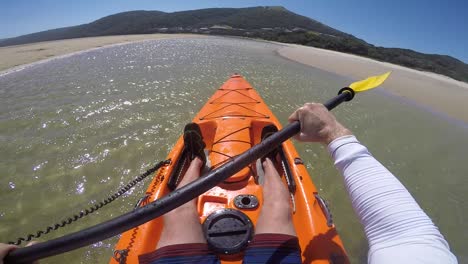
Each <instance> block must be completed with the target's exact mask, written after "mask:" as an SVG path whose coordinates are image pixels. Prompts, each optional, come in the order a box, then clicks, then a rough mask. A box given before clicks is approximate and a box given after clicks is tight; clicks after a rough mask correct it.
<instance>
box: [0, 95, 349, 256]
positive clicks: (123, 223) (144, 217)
mask: <svg viewBox="0 0 468 264" xmlns="http://www.w3.org/2000/svg"><path fill="white" fill-rule="evenodd" d="M348 89H349V90H351V89H350V88H343V89H341V90H340V93H339V94H338V96H336V97H335V98H333V99H331V100H330V101H328V102H326V103H325V104H324V105H325V107H327V109H328V110H331V109H333V108H335V107H336V106H338V105H339V104H341V103H342V102H345V101H349V100H351V99H352V98H353V95H354V92H353V91H352V90H351V92H348ZM300 130H301V125H300V123H299V122H298V121H295V122H293V123H290V124H289V125H287V126H286V127H285V128H283V129H282V130H280V131H278V132H277V133H274V134H273V135H271V136H270V137H268V138H267V139H265V140H264V141H262V142H261V143H260V144H257V145H255V146H253V147H252V148H251V149H249V150H247V151H246V152H244V153H242V154H240V155H239V156H236V157H234V158H232V160H231V161H229V162H227V163H226V164H224V165H222V166H220V167H219V168H217V169H215V170H213V171H210V172H209V173H208V174H207V175H206V176H204V177H201V178H200V179H198V180H196V181H194V182H192V183H190V184H187V185H185V186H183V187H181V188H180V189H177V190H175V191H173V192H171V193H169V194H167V195H166V196H163V197H161V198H160V199H158V200H156V201H154V202H152V203H150V204H148V205H146V206H143V207H140V208H137V209H135V210H134V211H132V212H129V213H126V214H124V215H121V216H119V217H116V218H114V219H111V220H108V221H106V222H104V223H101V224H98V225H95V226H92V227H89V228H86V229H84V230H81V231H78V232H75V233H72V234H68V235H65V236H62V237H59V238H55V239H52V240H49V241H46V242H43V243H38V244H35V245H32V246H29V247H25V248H19V249H16V250H15V251H13V252H11V253H10V254H8V256H6V258H5V260H4V263H6V264H13V263H31V262H33V261H35V260H38V259H42V258H46V257H50V256H55V255H58V254H61V253H65V252H68V251H71V250H74V249H77V248H80V247H83V246H86V245H89V244H92V243H96V242H98V241H101V240H104V239H107V238H110V237H112V236H115V235H118V234H120V233H122V232H125V231H127V230H129V229H131V228H134V227H136V226H139V225H141V224H144V223H146V222H148V221H150V220H153V219H155V218H157V217H160V216H161V215H164V214H165V213H167V212H169V211H171V210H173V209H175V208H177V207H179V206H181V205H183V204H185V203H187V202H189V201H191V200H192V199H194V198H196V197H198V196H200V195H201V194H203V193H205V192H206V191H208V190H210V189H211V188H213V187H215V186H216V185H218V184H219V183H220V182H222V181H224V180H226V179H227V178H229V177H230V176H231V175H234V174H235V173H237V172H239V171H240V170H242V168H244V167H246V166H248V165H249V164H251V163H252V162H254V161H255V160H257V159H259V158H261V157H262V156H264V155H265V153H269V152H270V151H272V150H273V149H274V148H276V147H277V146H279V145H280V144H281V143H283V142H284V141H286V140H288V139H289V138H291V137H292V136H294V135H295V134H297V133H298V132H299V131H300Z"/></svg>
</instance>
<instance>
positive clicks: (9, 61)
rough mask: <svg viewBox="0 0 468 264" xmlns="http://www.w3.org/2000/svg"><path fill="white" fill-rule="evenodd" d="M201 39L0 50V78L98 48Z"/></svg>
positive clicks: (94, 40)
mask: <svg viewBox="0 0 468 264" xmlns="http://www.w3.org/2000/svg"><path fill="white" fill-rule="evenodd" d="M187 37H204V36H203V35H195V34H142V35H120V36H100V37H88V38H78V39H64V40H53V41H44V42H36V43H30V44H21V45H14V46H6V47H0V57H1V58H2V60H1V61H0V77H1V76H4V75H7V74H10V73H12V72H17V71H21V70H23V69H25V68H27V67H31V66H34V65H38V64H41V63H45V62H49V61H51V60H55V59H62V58H67V57H69V56H73V55H76V54H79V53H82V52H87V51H92V50H96V49H100V48H107V47H111V46H118V45H124V44H129V43H137V42H143V41H149V40H158V39H178V38H187Z"/></svg>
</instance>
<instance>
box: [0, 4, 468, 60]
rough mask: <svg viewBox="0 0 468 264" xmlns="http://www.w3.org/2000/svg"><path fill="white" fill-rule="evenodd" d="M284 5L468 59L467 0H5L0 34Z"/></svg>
mask: <svg viewBox="0 0 468 264" xmlns="http://www.w3.org/2000/svg"><path fill="white" fill-rule="evenodd" d="M259 5H282V6H284V7H286V8H287V9H289V10H291V11H293V12H296V13H298V14H301V15H304V16H308V17H311V18H313V19H316V20H318V21H320V22H322V23H324V24H327V25H329V26H331V27H334V28H336V29H338V30H341V31H344V32H346V33H350V34H353V35H355V36H356V37H359V38H362V39H364V40H366V41H367V42H369V43H372V44H374V45H378V46H384V47H400V48H409V49H414V50H417V51H420V52H425V53H437V54H446V55H451V56H453V57H456V58H458V59H460V60H462V61H464V62H467V63H468V1H467V0H445V1H442V0H405V1H403V0H391V1H382V0H354V1H351V0H289V1H282V0H271V1H252V0H237V1H231V0H219V1H213V0H212V1H209V0H198V1H195V0H194V1H189V0H185V1H179V0H169V1H165V0H127V1H124V0H76V1H65V0H1V1H0V38H7V37H14V36H18V35H23V34H27V33H32V32H37V31H41V30H47V29H52V28H57V27H64V26H73V25H77V24H83V23H88V22H91V21H93V20H96V19H98V18H100V17H103V16H106V15H110V14H114V13H117V12H122V11H128V10H161V11H166V12H172V11H179V10H189V9H199V8H207V7H247V6H259Z"/></svg>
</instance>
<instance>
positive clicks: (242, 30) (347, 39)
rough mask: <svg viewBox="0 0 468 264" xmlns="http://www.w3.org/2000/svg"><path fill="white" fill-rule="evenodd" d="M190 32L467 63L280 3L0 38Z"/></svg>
mask: <svg viewBox="0 0 468 264" xmlns="http://www.w3.org/2000/svg"><path fill="white" fill-rule="evenodd" d="M185 32H190V33H196V34H214V35H233V36H245V37H252V38H261V39H266V40H274V41H279V42H285V43H296V44H302V45H307V46H313V47H318V48H324V49H329V50H335V51H340V52H346V53H351V54H356V55H360V56H364V57H369V58H372V59H376V60H380V61H385V62H390V63H394V64H398V65H402V66H406V67H410V68H414V69H418V70H424V71H430V72H435V73H439V74H443V75H446V76H449V77H452V78H454V79H457V80H460V81H464V82H468V65H467V64H465V63H463V62H461V61H460V60H457V59H455V58H453V57H450V56H445V55H436V54H424V53H420V52H416V51H413V50H409V49H397V48H383V47H376V46H374V45H372V44H369V43H367V42H365V41H364V40H361V39H358V38H356V37H354V36H353V35H350V34H347V33H344V32H341V31H339V30H336V29H334V28H331V27H329V26H327V25H324V24H322V23H320V22H318V21H316V20H313V19H310V18H307V17H304V16H301V15H298V14H295V13H293V12H291V11H289V10H287V9H285V8H284V7H250V8H209V9H201V10H191V11H181V12H173V13H165V12H160V11H131V12H124V13H118V14H114V15H110V16H107V17H104V18H101V19H98V20H96V21H94V22H91V23H89V24H83V25H78V26H73V27H65V28H58V29H52V30H47V31H42V32H38V33H33V34H28V35H23V36H19V37H15V38H9V39H3V40H0V47H1V46H9V45H18V44H26V43H32V42H40V41H49V40H59V39H70V38H81V37H94V36H107V35H125V34H150V33H185Z"/></svg>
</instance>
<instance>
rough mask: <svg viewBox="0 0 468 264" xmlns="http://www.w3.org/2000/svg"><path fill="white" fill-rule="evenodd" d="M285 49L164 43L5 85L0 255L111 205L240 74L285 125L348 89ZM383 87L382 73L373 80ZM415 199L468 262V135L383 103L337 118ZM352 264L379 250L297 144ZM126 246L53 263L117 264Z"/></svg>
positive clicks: (323, 156) (76, 59) (30, 72)
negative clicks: (112, 262)
mask: <svg viewBox="0 0 468 264" xmlns="http://www.w3.org/2000/svg"><path fill="white" fill-rule="evenodd" d="M278 47H279V46H278V45H275V44H271V43H265V42H256V41H249V40H239V39H230V38H214V37H213V38H202V39H199V38H197V39H195V38H194V39H177V40H155V41H147V42H142V43H135V44H127V45H121V46H114V47H109V48H103V49H99V50H93V51H89V52H85V53H81V54H78V55H75V56H71V57H69V58H65V59H57V60H52V61H50V62H47V63H43V64H39V65H36V66H33V67H29V68H27V69H25V70H22V71H20V72H17V73H13V74H8V75H6V76H3V77H0V143H1V151H0V173H1V181H0V197H1V199H0V223H1V224H0V241H9V240H11V239H15V238H16V237H18V236H23V235H25V234H28V233H31V232H35V231H36V230H38V229H43V228H44V227H45V226H47V225H49V224H52V223H54V222H56V221H59V220H62V219H63V218H64V217H65V216H68V215H70V213H72V212H75V211H77V210H80V209H81V208H84V207H88V206H90V205H92V204H93V203H94V202H96V201H100V200H102V199H103V198H104V197H106V196H107V195H109V194H111V193H113V192H114V191H115V190H117V189H118V188H119V187H120V186H122V185H123V184H125V183H127V182H129V181H130V180H131V179H133V177H134V176H136V175H138V174H139V173H142V172H144V171H145V169H147V168H149V167H150V166H151V165H152V164H154V163H155V162H156V161H159V160H162V159H164V158H165V157H166V155H167V153H168V152H169V150H170V149H171V147H172V145H173V144H174V143H175V141H176V140H177V138H178V137H179V135H180V133H181V131H182V129H183V126H184V124H185V123H187V122H189V121H190V120H191V119H192V118H193V116H194V115H195V113H196V112H198V110H199V109H200V108H201V107H202V106H203V104H204V103H205V102H206V100H207V99H208V98H209V97H210V96H211V95H212V94H213V93H214V91H215V90H216V89H217V88H218V87H219V86H220V85H221V84H222V83H223V82H224V81H225V80H226V79H227V78H228V77H229V76H230V75H231V74H232V73H235V72H237V73H240V74H242V75H244V76H245V77H246V78H247V80H248V81H249V82H250V83H251V84H252V85H253V86H254V87H255V88H256V89H257V90H258V92H259V93H260V94H261V95H262V97H263V98H264V100H265V101H266V102H267V103H268V104H269V106H270V107H271V109H272V111H273V112H274V113H275V114H276V115H277V117H278V118H279V120H280V121H281V122H282V123H283V124H285V123H286V120H287V117H288V116H289V114H290V113H291V112H292V111H293V110H294V109H296V108H297V107H299V106H301V105H302V104H303V103H304V102H306V101H318V102H323V101H324V100H326V99H328V98H330V97H332V96H334V95H335V94H336V91H337V89H338V88H340V87H343V86H345V85H347V84H348V83H349V82H350V80H349V79H344V78H343V77H340V76H336V75H334V74H330V73H327V72H324V71H321V70H318V69H315V68H311V67H307V66H304V65H301V64H298V63H295V62H292V61H289V60H286V59H283V58H281V57H279V56H277V55H276V53H275V50H276V49H277V48H278ZM369 74H377V73H374V72H372V73H369ZM335 113H336V115H337V116H338V119H340V120H341V121H342V122H343V123H345V124H346V125H347V126H348V127H350V128H351V129H352V130H353V131H354V133H355V134H356V135H357V136H358V138H359V139H360V140H361V141H362V142H363V143H364V144H365V145H367V146H368V148H369V149H370V151H371V152H372V153H373V154H374V155H375V156H376V157H377V158H378V159H379V160H380V161H381V162H382V163H383V164H384V165H386V166H387V167H388V168H389V169H390V170H391V171H392V172H393V173H394V174H395V175H397V177H398V178H399V179H400V180H401V181H402V182H403V183H404V184H405V185H406V186H407V187H408V189H409V190H410V192H411V193H412V194H413V195H414V197H415V198H416V200H417V201H418V202H419V203H420V205H421V206H422V208H423V209H424V210H425V211H426V212H427V213H428V215H429V216H430V217H431V218H432V219H433V220H434V222H435V223H436V224H437V225H438V226H439V228H440V230H441V232H442V233H443V234H444V235H445V237H446V238H447V240H448V241H449V243H450V246H451V247H452V249H453V251H454V252H455V253H456V255H457V256H458V258H459V261H460V263H467V262H468V255H467V253H466V250H465V251H464V250H463V249H466V244H465V243H466V238H467V237H468V234H467V232H468V224H467V222H468V207H467V203H466V200H467V199H468V191H467V190H468V180H467V179H468V177H467V176H468V175H467V174H468V173H467V172H468V164H467V162H466V161H467V157H468V155H467V152H468V151H467V150H468V131H467V129H466V127H465V128H464V127H463V126H458V125H457V124H454V123H453V122H450V121H448V120H444V119H442V118H441V117H440V116H436V115H434V114H431V113H428V112H427V111H424V110H423V109H421V108H418V107H416V106H414V105H411V104H408V103H406V102H403V101H401V100H398V98H395V97H390V96H388V95H386V94H385V93H384V92H382V91H379V90H377V91H375V92H370V93H367V94H363V95H360V96H359V98H357V99H356V100H354V101H353V102H351V103H348V104H347V105H345V106H342V107H339V109H337V110H336V111H335ZM296 146H297V148H298V150H299V152H300V154H301V155H302V158H303V160H304V161H306V165H307V167H308V168H309V171H310V173H311V175H312V178H313V180H314V182H315V184H316V185H317V188H318V189H319V190H320V192H321V194H322V195H323V196H324V197H325V198H326V199H327V200H328V201H330V203H331V208H332V211H333V215H334V219H335V222H336V225H337V227H338V230H339V233H340V235H341V237H342V239H343V241H344V243H345V246H346V248H347V251H348V253H349V255H350V258H351V260H352V261H353V262H354V263H363V262H365V259H366V252H367V243H366V241H365V238H364V235H363V231H362V227H361V225H360V224H359V222H358V220H357V218H356V216H355V214H354V212H353V210H352V208H351V204H350V202H349V199H348V197H347V194H346V191H345V189H344V186H343V183H342V180H341V176H340V175H339V174H338V173H337V171H336V170H335V169H334V168H333V164H332V162H331V160H330V158H329V156H328V153H327V152H326V151H325V149H324V148H323V147H321V146H319V145H313V144H296ZM148 182H149V179H148V180H146V181H145V182H144V183H143V184H140V185H138V186H137V187H135V188H133V189H132V190H131V191H129V192H128V193H127V194H125V195H124V196H123V197H122V198H121V199H118V200H117V201H115V202H114V203H113V204H111V205H109V206H107V207H105V208H103V209H102V210H100V211H98V212H97V213H95V214H93V215H92V216H89V217H87V218H86V219H84V220H81V221H78V222H77V223H75V224H73V225H71V226H70V227H66V228H63V229H61V230H59V231H55V232H53V234H51V235H48V236H45V237H44V239H50V238H53V237H57V236H60V235H63V234H66V233H69V232H73V231H77V230H80V229H82V228H84V227H88V226H91V225H94V224H97V223H100V222H102V221H104V220H107V219H110V218H113V217H115V216H118V215H120V214H123V213H125V212H128V211H129V210H131V209H132V208H133V206H134V204H135V202H136V201H137V199H138V198H139V197H141V196H142V194H143V193H144V191H145V189H146V186H145V185H146V184H147V183H148ZM116 240H117V238H116V237H114V238H112V239H109V240H105V241H103V242H99V243H96V244H94V245H91V246H88V247H85V248H82V249H79V250H76V251H73V252H71V253H67V254H63V255H61V256H57V257H53V258H50V259H48V260H45V261H44V263H63V262H64V261H65V260H66V261H67V263H106V262H107V261H108V259H109V258H110V256H111V255H112V252H113V244H114V243H115V242H116Z"/></svg>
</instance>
